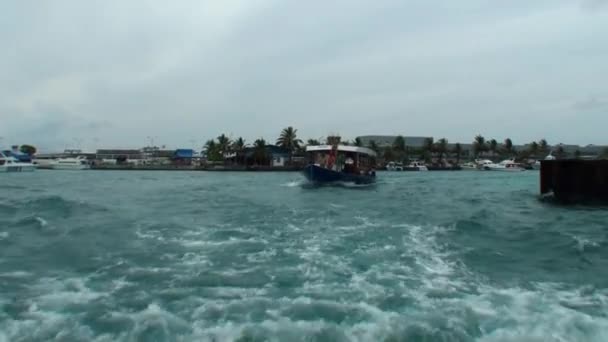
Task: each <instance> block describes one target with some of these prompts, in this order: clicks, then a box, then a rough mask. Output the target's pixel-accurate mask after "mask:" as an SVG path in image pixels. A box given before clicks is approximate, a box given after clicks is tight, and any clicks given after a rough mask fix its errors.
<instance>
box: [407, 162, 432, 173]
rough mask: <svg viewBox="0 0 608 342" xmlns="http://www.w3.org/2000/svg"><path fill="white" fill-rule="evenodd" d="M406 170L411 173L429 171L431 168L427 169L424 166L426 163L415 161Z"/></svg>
mask: <svg viewBox="0 0 608 342" xmlns="http://www.w3.org/2000/svg"><path fill="white" fill-rule="evenodd" d="M406 169H407V170H410V171H428V170H429V168H428V167H426V165H424V163H422V162H419V161H413V162H411V163H410V164H409V165H408V166H407V168H406Z"/></svg>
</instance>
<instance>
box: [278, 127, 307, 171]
mask: <svg viewBox="0 0 608 342" xmlns="http://www.w3.org/2000/svg"><path fill="white" fill-rule="evenodd" d="M297 133H298V130H297V129H294V128H293V127H291V126H289V127H287V128H285V129H283V131H282V132H281V135H280V136H279V138H278V139H277V145H278V146H280V147H282V148H284V149H286V150H288V151H289V164H292V161H293V154H294V152H296V151H297V150H299V149H300V145H301V144H302V140H300V139H298V136H297Z"/></svg>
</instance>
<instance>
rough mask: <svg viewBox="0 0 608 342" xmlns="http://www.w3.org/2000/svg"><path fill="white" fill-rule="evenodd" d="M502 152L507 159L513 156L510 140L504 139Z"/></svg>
mask: <svg viewBox="0 0 608 342" xmlns="http://www.w3.org/2000/svg"><path fill="white" fill-rule="evenodd" d="M503 145H504V151H505V154H506V155H507V157H509V158H510V157H512V156H513V141H512V140H511V138H507V139H505V142H504V144H503Z"/></svg>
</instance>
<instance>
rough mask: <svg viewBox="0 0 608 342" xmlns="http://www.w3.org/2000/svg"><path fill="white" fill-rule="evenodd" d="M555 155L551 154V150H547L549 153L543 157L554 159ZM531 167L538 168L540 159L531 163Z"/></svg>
mask: <svg viewBox="0 0 608 342" xmlns="http://www.w3.org/2000/svg"><path fill="white" fill-rule="evenodd" d="M555 159H556V158H555V156H554V155H553V151H551V152H549V154H548V155H547V156H546V157H545V160H555ZM532 168H534V170H540V160H537V161H535V162H534V164H532Z"/></svg>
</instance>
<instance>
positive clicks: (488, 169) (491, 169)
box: [484, 166, 526, 172]
mask: <svg viewBox="0 0 608 342" xmlns="http://www.w3.org/2000/svg"><path fill="white" fill-rule="evenodd" d="M484 170H486V171H498V172H522V171H526V169H524V168H519V167H517V168H516V167H513V168H506V167H491V166H486V167H484Z"/></svg>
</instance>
